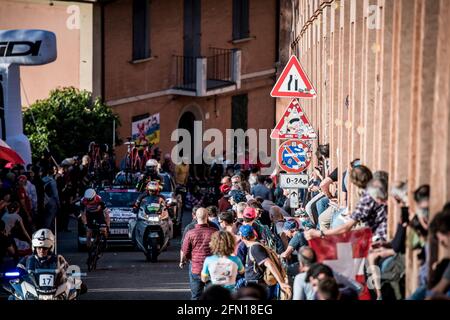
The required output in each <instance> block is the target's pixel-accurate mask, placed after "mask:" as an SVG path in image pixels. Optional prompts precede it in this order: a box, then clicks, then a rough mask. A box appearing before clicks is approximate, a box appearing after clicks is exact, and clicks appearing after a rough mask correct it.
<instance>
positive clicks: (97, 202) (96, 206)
mask: <svg viewBox="0 0 450 320" xmlns="http://www.w3.org/2000/svg"><path fill="white" fill-rule="evenodd" d="M81 208H82V209H81V221H82V222H83V224H84V226H85V227H86V245H87V247H88V248H89V247H90V245H91V237H92V227H93V223H94V221H96V223H97V224H99V225H100V232H101V233H102V234H103V236H104V237H105V238H107V235H108V232H107V229H109V222H110V219H109V212H108V210H107V208H106V206H105V203H104V202H103V200H102V198H101V197H100V196H99V195H98V194H97V193H96V192H95V190H94V189H87V190H86V191H85V193H84V197H83V199H81Z"/></svg>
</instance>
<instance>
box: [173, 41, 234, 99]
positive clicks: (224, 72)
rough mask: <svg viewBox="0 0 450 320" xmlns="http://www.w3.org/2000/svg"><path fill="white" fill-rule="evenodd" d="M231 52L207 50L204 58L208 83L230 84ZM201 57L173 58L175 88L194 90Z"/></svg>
mask: <svg viewBox="0 0 450 320" xmlns="http://www.w3.org/2000/svg"><path fill="white" fill-rule="evenodd" d="M232 55H233V51H232V50H229V49H221V48H213V47H211V48H209V55H208V57H206V63H207V67H206V70H207V74H206V80H207V81H208V82H209V83H212V82H213V83H215V84H214V85H217V83H220V82H231V64H232ZM200 58H202V57H186V56H174V64H175V86H174V87H175V88H176V89H182V90H191V91H192V90H193V91H195V90H196V85H197V81H196V80H197V62H198V61H200V60H199V59H200Z"/></svg>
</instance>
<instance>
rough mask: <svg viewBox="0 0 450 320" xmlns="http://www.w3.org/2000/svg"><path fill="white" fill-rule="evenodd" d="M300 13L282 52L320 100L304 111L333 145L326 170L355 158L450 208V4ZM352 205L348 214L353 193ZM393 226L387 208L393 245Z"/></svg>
mask: <svg viewBox="0 0 450 320" xmlns="http://www.w3.org/2000/svg"><path fill="white" fill-rule="evenodd" d="M296 6H297V8H298V9H297V12H296V13H294V14H293V16H295V17H297V18H296V23H294V30H293V33H294V38H291V39H289V41H285V43H284V46H289V47H290V45H291V44H292V47H291V49H292V50H291V53H292V54H296V55H297V56H298V57H299V58H300V60H301V63H302V65H303V66H304V68H305V69H306V71H307V73H308V74H309V76H310V77H311V79H312V81H313V83H314V85H315V86H316V89H317V91H318V97H317V99H315V100H313V101H301V103H302V104H303V105H304V106H305V111H306V113H307V114H308V116H309V117H310V120H311V121H312V122H313V124H314V126H315V128H316V129H317V130H319V131H320V143H330V146H331V154H332V156H331V163H332V166H333V167H335V166H338V167H339V168H342V169H341V170H343V169H344V168H345V167H347V166H348V163H349V161H351V160H352V159H354V158H357V157H360V158H361V159H362V162H363V163H364V164H366V165H368V166H369V167H370V168H371V169H372V170H373V171H376V170H386V171H388V172H389V174H390V186H392V185H393V184H394V183H395V182H398V181H405V180H407V181H408V182H409V193H410V194H412V192H413V190H415V189H416V188H417V187H418V186H420V185H422V184H430V185H431V192H432V195H431V197H432V201H431V214H432V215H434V214H436V213H437V212H438V211H439V210H441V208H442V206H443V205H444V204H445V202H446V201H448V200H450V187H449V184H448V182H447V181H449V178H450V161H449V160H448V159H449V156H450V149H449V148H450V143H449V140H448V138H449V127H450V126H449V120H450V119H449V115H450V112H449V108H450V97H449V81H450V72H449V68H450V63H449V60H448V55H449V52H450V47H449V42H448V41H447V40H446V39H445V33H446V30H448V26H446V21H449V18H450V3H449V2H448V1H445V0H440V1H439V0H398V1H397V0H361V1H359V0H341V1H318V0H316V1H313V0H298V1H297V2H296ZM288 42H289V43H288ZM445 57H447V58H445ZM347 97H348V99H347ZM346 101H348V103H346ZM278 104H279V105H280V104H281V103H280V102H278ZM337 150H339V156H338V155H337ZM350 198H351V206H354V204H355V201H356V200H357V199H356V195H355V193H354V190H351V197H350ZM410 202H411V203H412V198H411V201H410ZM412 209H414V208H412ZM399 218H400V217H399V210H398V207H397V206H396V205H395V204H394V202H393V200H390V202H389V233H390V235H391V236H392V235H393V233H394V231H395V227H396V224H397V222H398V221H399ZM407 259H408V262H407V268H408V270H407V288H408V292H409V293H410V292H411V291H412V290H413V289H414V288H415V287H416V285H417V282H416V278H417V270H416V267H417V265H416V264H415V260H414V259H415V258H414V254H413V253H412V252H410V251H409V252H408V253H407Z"/></svg>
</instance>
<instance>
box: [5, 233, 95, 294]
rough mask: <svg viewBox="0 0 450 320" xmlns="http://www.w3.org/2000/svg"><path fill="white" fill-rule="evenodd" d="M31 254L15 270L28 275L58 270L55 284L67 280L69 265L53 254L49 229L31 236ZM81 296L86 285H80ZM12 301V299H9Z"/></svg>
mask: <svg viewBox="0 0 450 320" xmlns="http://www.w3.org/2000/svg"><path fill="white" fill-rule="evenodd" d="M31 245H32V249H33V254H31V255H29V256H26V257H24V258H22V259H21V260H20V261H19V263H18V264H17V268H19V270H21V271H22V272H24V273H25V274H28V273H29V272H30V271H36V270H39V269H51V270H58V276H57V278H56V280H55V283H56V284H58V283H63V282H64V281H66V280H67V277H68V275H67V269H68V268H69V264H68V263H67V261H66V259H64V257H63V256H62V255H60V254H59V255H56V254H55V253H54V252H53V248H54V247H55V236H54V235H53V232H52V231H51V230H49V229H39V230H38V231H36V232H35V233H34V234H33V237H32V241H31ZM80 290H81V292H80V293H81V294H83V293H85V292H86V291H87V287H86V284H85V283H84V282H82V283H81V288H80ZM10 299H13V297H10Z"/></svg>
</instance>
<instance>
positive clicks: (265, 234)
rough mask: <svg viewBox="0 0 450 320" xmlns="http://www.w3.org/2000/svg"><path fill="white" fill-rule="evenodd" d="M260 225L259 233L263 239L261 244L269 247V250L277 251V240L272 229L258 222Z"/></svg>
mask: <svg viewBox="0 0 450 320" xmlns="http://www.w3.org/2000/svg"><path fill="white" fill-rule="evenodd" d="M256 223H257V225H258V229H257V232H258V231H259V233H258V235H259V237H260V239H261V242H262V243H263V244H264V245H265V246H267V247H268V248H270V249H272V250H274V251H276V250H277V241H276V239H275V236H274V235H273V233H272V231H271V230H270V228H269V227H268V226H266V225H264V224H262V223H260V222H259V221H256Z"/></svg>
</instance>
